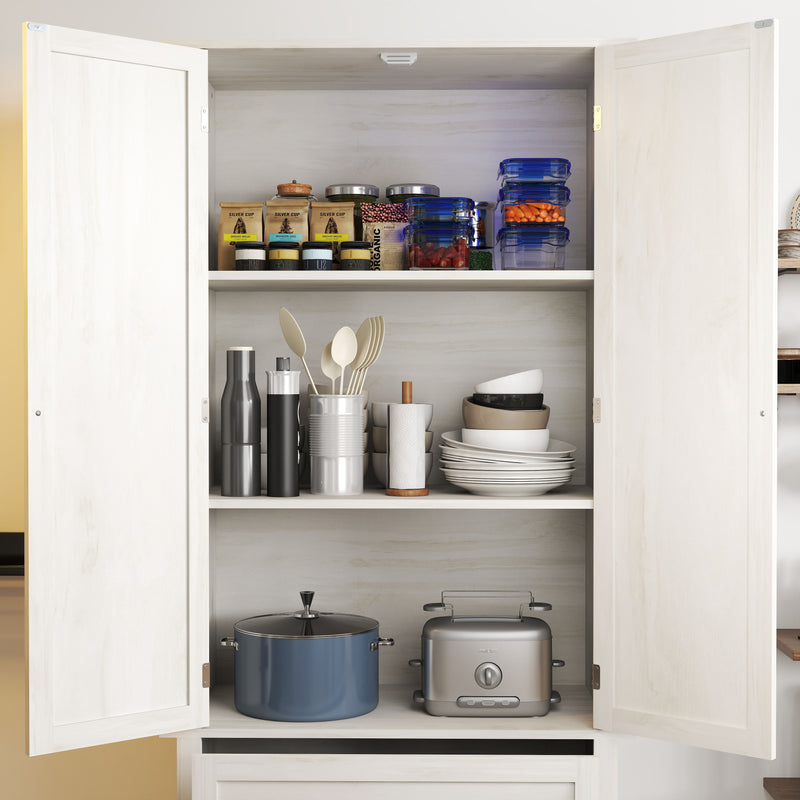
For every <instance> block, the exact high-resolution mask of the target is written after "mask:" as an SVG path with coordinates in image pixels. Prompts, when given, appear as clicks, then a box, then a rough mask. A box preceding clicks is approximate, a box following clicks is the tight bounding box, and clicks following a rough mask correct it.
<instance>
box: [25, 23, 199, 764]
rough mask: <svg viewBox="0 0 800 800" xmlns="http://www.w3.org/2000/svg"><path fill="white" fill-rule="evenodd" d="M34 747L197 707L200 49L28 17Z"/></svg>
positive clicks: (181, 716) (169, 726)
mask: <svg viewBox="0 0 800 800" xmlns="http://www.w3.org/2000/svg"><path fill="white" fill-rule="evenodd" d="M25 52H26V143H27V222H28V303H29V310H28V320H29V327H28V403H29V416H28V442H29V481H28V537H27V539H28V556H27V559H26V564H27V566H28V581H27V584H28V604H27V609H28V651H29V707H30V715H29V727H30V730H29V734H30V741H29V747H30V752H31V753H32V754H36V753H43V752H52V751H55V750H63V749H69V748H73V747H83V746H87V745H92V744H99V743H103V742H107V741H116V740H120V739H128V738H134V737H139V736H145V735H150V734H154V733H165V732H169V731H174V730H181V729H185V728H191V727H196V726H198V725H201V724H203V722H204V717H206V716H207V704H208V700H207V691H205V690H203V689H202V665H203V663H204V662H205V661H206V660H207V648H208V646H207V630H208V628H207V619H208V616H207V585H206V584H207V577H206V575H207V556H206V554H205V548H206V547H207V545H206V538H207V535H206V531H207V526H208V522H207V482H206V479H205V474H204V467H205V464H206V458H205V453H206V452H207V447H208V445H207V425H206V424H204V423H203V422H202V418H201V417H202V415H201V402H202V398H203V396H204V394H205V392H206V389H205V387H206V386H207V360H206V358H205V356H204V352H203V348H204V346H205V344H206V338H207V337H206V334H205V329H206V326H207V314H206V307H207V290H206V289H205V286H204V278H205V271H206V259H207V257H206V250H205V242H206V241H207V237H206V228H207V222H206V212H205V205H206V201H205V198H206V195H207V180H206V174H207V169H208V166H207V165H208V161H207V145H206V141H205V134H204V133H202V131H201V130H200V119H201V108H202V106H203V105H205V103H206V100H205V92H206V72H207V69H206V56H205V53H204V52H202V51H198V50H194V49H189V48H181V47H172V46H165V45H159V44H154V43H151V42H138V41H135V40H130V39H121V38H119V37H112V36H102V35H97V34H90V33H85V32H82V31H71V30H67V29H62V28H54V27H50V26H35V25H28V26H27V27H26V29H25Z"/></svg>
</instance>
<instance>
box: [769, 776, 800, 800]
mask: <svg viewBox="0 0 800 800" xmlns="http://www.w3.org/2000/svg"><path fill="white" fill-rule="evenodd" d="M764 789H765V790H766V791H767V794H769V796H770V797H774V798H775V800H800V778H764Z"/></svg>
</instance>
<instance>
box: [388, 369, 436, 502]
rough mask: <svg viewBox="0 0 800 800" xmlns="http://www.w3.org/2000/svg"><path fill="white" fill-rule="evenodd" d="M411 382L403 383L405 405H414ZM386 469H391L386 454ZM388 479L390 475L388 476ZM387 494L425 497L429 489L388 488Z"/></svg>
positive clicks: (391, 495)
mask: <svg viewBox="0 0 800 800" xmlns="http://www.w3.org/2000/svg"><path fill="white" fill-rule="evenodd" d="M411 398H412V388H411V381H403V400H402V402H403V403H413V402H414V401H413V400H412V399H411ZM386 469H387V472H388V469H389V454H388V453H387V454H386ZM387 478H388V475H387ZM386 494H388V495H389V496H390V497H425V496H426V495H427V494H428V490H427V489H389V488H388V487H387V489H386Z"/></svg>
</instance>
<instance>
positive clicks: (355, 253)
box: [339, 242, 372, 270]
mask: <svg viewBox="0 0 800 800" xmlns="http://www.w3.org/2000/svg"><path fill="white" fill-rule="evenodd" d="M371 252H372V244H371V243H370V242H342V248H341V251H340V258H341V260H340V263H339V268H340V269H349V270H354V269H370V254H371Z"/></svg>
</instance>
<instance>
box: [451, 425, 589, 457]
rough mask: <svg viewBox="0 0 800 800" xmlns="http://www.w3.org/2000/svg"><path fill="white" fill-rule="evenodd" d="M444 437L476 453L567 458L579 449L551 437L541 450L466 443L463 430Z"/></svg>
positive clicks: (455, 445)
mask: <svg viewBox="0 0 800 800" xmlns="http://www.w3.org/2000/svg"><path fill="white" fill-rule="evenodd" d="M442 439H443V440H444V441H445V442H447V444H449V445H450V446H451V447H455V448H458V449H462V450H470V451H473V452H476V453H495V454H500V455H511V456H527V457H528V458H566V457H567V456H570V455H572V453H574V452H575V451H576V450H577V449H578V448H577V447H575V445H574V444H570V443H569V442H562V441H560V440H559V439H551V440H550V445H549V447H548V448H547V450H543V451H541V452H539V451H536V450H495V449H494V448H492V447H482V446H481V445H478V444H464V442H462V441H461V431H447V433H443V434H442Z"/></svg>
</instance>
